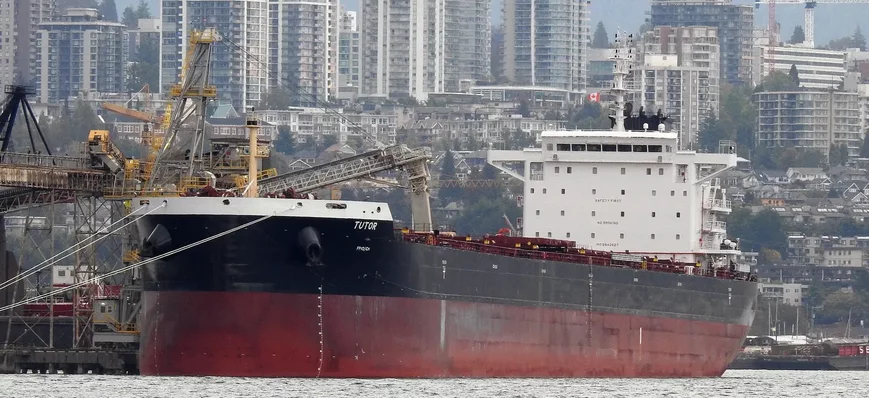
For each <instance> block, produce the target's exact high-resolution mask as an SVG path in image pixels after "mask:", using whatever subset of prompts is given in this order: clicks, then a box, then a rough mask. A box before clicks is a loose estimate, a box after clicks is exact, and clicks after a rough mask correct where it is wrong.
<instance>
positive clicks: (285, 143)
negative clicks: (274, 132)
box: [275, 126, 296, 155]
mask: <svg viewBox="0 0 869 398" xmlns="http://www.w3.org/2000/svg"><path fill="white" fill-rule="evenodd" d="M275 150H276V151H278V152H280V153H283V154H286V155H292V154H293V153H295V152H296V139H295V137H293V133H292V132H291V131H290V126H278V139H276V140H275Z"/></svg>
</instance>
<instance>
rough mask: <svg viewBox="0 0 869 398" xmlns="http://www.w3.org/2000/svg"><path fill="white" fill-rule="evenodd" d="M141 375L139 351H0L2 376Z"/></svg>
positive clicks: (35, 349) (44, 349)
mask: <svg viewBox="0 0 869 398" xmlns="http://www.w3.org/2000/svg"><path fill="white" fill-rule="evenodd" d="M2 373H7V374H8V373H11V374H25V373H39V374H57V373H64V374H87V373H92V374H101V375H103V374H105V375H135V374H139V368H138V362H137V352H136V351H106V350H88V349H80V350H76V349H46V348H34V349H7V350H0V374H2Z"/></svg>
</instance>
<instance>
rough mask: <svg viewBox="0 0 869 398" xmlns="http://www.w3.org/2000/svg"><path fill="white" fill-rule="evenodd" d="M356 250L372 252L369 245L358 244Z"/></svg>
mask: <svg viewBox="0 0 869 398" xmlns="http://www.w3.org/2000/svg"><path fill="white" fill-rule="evenodd" d="M356 251H358V252H370V251H371V248H370V247H368V246H356Z"/></svg>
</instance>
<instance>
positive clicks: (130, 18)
mask: <svg viewBox="0 0 869 398" xmlns="http://www.w3.org/2000/svg"><path fill="white" fill-rule="evenodd" d="M121 23H122V24H124V25H126V26H127V28H129V29H136V26H137V25H138V24H139V18H138V17H137V16H136V10H134V9H133V6H127V8H124V13H123V14H122V15H121Z"/></svg>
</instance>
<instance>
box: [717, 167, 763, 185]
mask: <svg viewBox="0 0 869 398" xmlns="http://www.w3.org/2000/svg"><path fill="white" fill-rule="evenodd" d="M721 181H722V185H723V186H724V187H726V188H743V189H750V188H754V187H757V186H759V185H760V181H759V180H758V178H757V174H756V173H755V172H753V171H751V170H729V171H727V172H725V173H724V175H723V176H722V177H721Z"/></svg>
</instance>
